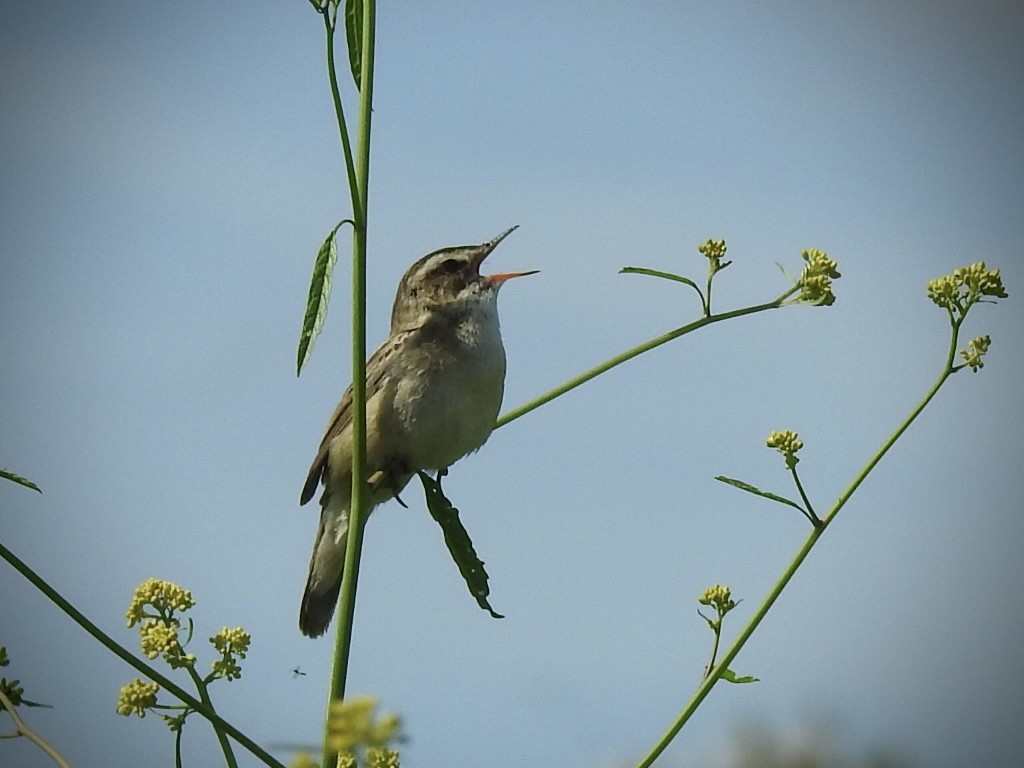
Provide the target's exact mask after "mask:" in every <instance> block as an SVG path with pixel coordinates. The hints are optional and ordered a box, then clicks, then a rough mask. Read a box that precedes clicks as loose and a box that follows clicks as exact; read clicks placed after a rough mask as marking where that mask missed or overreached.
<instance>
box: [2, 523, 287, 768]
mask: <svg viewBox="0 0 1024 768" xmlns="http://www.w3.org/2000/svg"><path fill="white" fill-rule="evenodd" d="M0 558H3V559H4V560H6V561H7V562H8V563H10V565H11V567H13V568H14V570H16V571H17V572H18V573H20V574H21V575H22V576H24V577H25V578H26V579H28V581H29V583H31V584H32V586H34V587H35V588H36V589H38V590H39V591H40V592H42V593H43V594H44V595H46V597H48V598H49V599H50V600H51V601H52V602H53V603H54V604H56V606H57V607H58V608H60V609H61V610H62V611H64V613H66V614H67V615H68V616H70V617H71V619H72V620H73V621H74V622H75V623H76V624H78V626H80V627H81V628H82V629H84V630H85V631H86V632H88V633H89V634H90V635H92V636H93V638H95V639H96V641H97V642H99V643H100V645H102V646H104V647H105V648H106V649H107V650H108V651H110V652H111V653H113V654H114V655H115V656H117V657H118V658H120V659H121V660H122V661H124V662H126V663H127V664H128V665H130V666H132V667H134V668H135V669H136V670H137V671H138V672H140V673H141V674H142V675H145V676H146V677H147V678H149V679H150V680H152V681H153V682H154V683H157V684H158V685H159V686H160V687H161V688H163V689H164V690H165V691H167V692H168V693H169V694H171V695H172V696H174V697H175V698H176V699H178V700H180V701H181V702H183V703H184V704H186V705H187V706H189V707H191V708H192V709H194V710H195V711H196V712H198V713H199V714H200V715H202V716H203V717H205V718H206V719H207V720H209V721H210V722H211V723H213V724H214V725H215V726H217V727H218V728H220V729H222V730H223V731H224V732H225V733H226V734H228V735H229V736H230V737H231V738H232V739H234V740H235V741H236V742H238V743H239V744H241V745H242V746H243V747H245V749H247V750H248V751H249V752H250V753H252V754H253V755H255V756H256V757H258V758H259V759H260V760H262V761H263V762H264V763H265V764H266V765H270V766H273V767H274V768H285V766H284V764H283V763H280V762H278V761H277V760H275V759H274V757H273V756H272V755H271V754H270V753H269V752H267V751H266V750H265V749H263V748H262V747H260V745H259V744H257V743H256V742H254V741H253V740H252V739H250V738H249V737H248V736H246V735H245V734H244V733H242V731H240V730H238V728H236V727H235V726H233V725H232V724H231V723H229V722H228V721H227V720H225V719H224V718H223V717H221V716H220V715H218V714H217V713H216V712H214V711H213V710H212V709H211V708H210V707H208V706H206V705H205V704H204V703H203V702H201V701H199V700H198V699H196V698H195V697H194V696H192V695H191V694H189V693H188V691H186V690H185V689H184V688H182V687H181V686H179V685H176V684H175V683H174V681H173V680H171V679H170V678H168V677H166V676H165V675H163V674H161V673H160V672H158V671H157V670H156V669H154V668H153V667H151V666H149V665H148V664H146V663H145V662H144V661H142V660H140V659H138V658H136V657H135V656H133V655H132V654H131V652H129V651H128V650H127V649H125V648H123V647H122V646H121V645H119V644H118V643H117V642H116V641H115V640H114V639H113V638H112V637H110V635H108V634H106V633H105V632H104V631H103V630H101V629H100V628H99V627H97V626H96V625H95V624H93V623H92V622H91V621H90V620H89V619H88V618H87V617H86V616H85V614H83V613H82V612H81V611H79V610H78V609H77V608H75V606H73V605H72V604H71V603H70V602H68V601H67V600H66V599H65V598H64V597H63V596H62V595H61V594H60V593H59V592H57V590H55V589H54V588H53V587H51V586H50V585H49V584H47V583H46V581H44V580H43V578H42V577H41V576H39V574H37V573H36V572H35V571H33V570H32V569H31V568H29V567H28V565H27V564H26V563H25V562H23V561H22V560H21V558H19V557H18V556H17V555H15V554H14V553H13V552H11V551H10V550H9V549H7V547H5V546H4V545H3V544H2V543H0Z"/></svg>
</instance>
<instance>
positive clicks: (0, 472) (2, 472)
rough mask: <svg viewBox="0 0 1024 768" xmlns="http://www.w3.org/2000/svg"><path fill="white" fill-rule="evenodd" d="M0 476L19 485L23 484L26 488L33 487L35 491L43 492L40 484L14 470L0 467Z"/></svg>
mask: <svg viewBox="0 0 1024 768" xmlns="http://www.w3.org/2000/svg"><path fill="white" fill-rule="evenodd" d="M0 477H2V478H4V479H5V480H10V481H11V482H13V483H17V484H18V485H23V486H25V487H26V488H31V489H32V490H33V491H38V492H39V493H42V492H43V491H42V489H41V488H40V487H39V486H38V485H36V484H35V483H33V482H32V481H31V480H29V479H28V478H26V477H22V476H21V475H16V474H14V473H13V472H10V471H8V470H6V469H0Z"/></svg>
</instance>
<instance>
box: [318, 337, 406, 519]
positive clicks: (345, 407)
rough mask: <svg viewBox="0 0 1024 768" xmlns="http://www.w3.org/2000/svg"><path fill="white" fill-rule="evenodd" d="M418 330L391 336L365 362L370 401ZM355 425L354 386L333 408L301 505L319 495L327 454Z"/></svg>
mask: <svg viewBox="0 0 1024 768" xmlns="http://www.w3.org/2000/svg"><path fill="white" fill-rule="evenodd" d="M414 330H415V329H410V330H406V331H400V332H398V333H397V334H392V335H391V337H390V338H389V339H388V340H387V341H385V342H384V343H383V344H381V345H380V346H379V347H377V349H376V351H375V352H374V353H373V354H372V355H370V359H369V360H367V361H366V395H367V399H369V397H370V395H371V394H372V393H374V392H376V391H378V390H380V389H381V388H382V387H383V386H384V382H385V380H386V379H387V378H388V377H389V376H391V374H392V368H393V366H392V364H391V359H392V358H393V356H394V354H395V353H396V352H397V351H398V350H399V349H400V348H401V346H402V342H403V341H404V340H405V338H406V337H407V336H408V335H410V334H411V333H413V331H414ZM351 423H352V387H351V386H349V388H348V389H346V390H345V394H344V395H342V396H341V400H340V401H339V402H338V405H337V407H336V408H335V409H334V413H333V414H331V420H330V421H329V422H328V423H327V430H326V431H325V432H324V439H323V440H321V441H320V450H318V451H317V453H316V458H315V459H313V463H312V465H311V466H310V468H309V474H307V475H306V483H305V485H303V486H302V495H301V496H300V497H299V504H305V503H306V502H308V501H309V500H310V499H312V498H313V494H315V493H316V489H317V486H319V485H320V482H321V481H322V480H323V477H324V475H325V474H326V472H327V455H328V453H329V452H330V448H331V443H332V442H333V441H334V439H335V438H336V437H337V436H338V435H340V434H341V433H342V432H344V431H345V430H346V429H347V428H348V427H349V425H350V424H351Z"/></svg>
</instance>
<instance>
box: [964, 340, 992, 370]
mask: <svg viewBox="0 0 1024 768" xmlns="http://www.w3.org/2000/svg"><path fill="white" fill-rule="evenodd" d="M991 345H992V338H991V337H989V336H978V337H977V338H976V339H971V340H970V342H969V343H968V348H967V349H962V350H960V356H961V357H962V358H963V359H964V365H969V366H970V367H971V370H972V371H974V372H975V373H977V372H978V369H979V368H984V367H985V362H984V361H983V360H982V359H981V358H982V356H983V355H984V354H985V353H986V352H988V348H989V347H990V346H991Z"/></svg>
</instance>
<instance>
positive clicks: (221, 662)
mask: <svg viewBox="0 0 1024 768" xmlns="http://www.w3.org/2000/svg"><path fill="white" fill-rule="evenodd" d="M210 642H211V643H213V647H214V648H216V649H217V650H218V651H219V652H220V654H221V657H220V658H219V659H216V660H214V662H213V673H214V675H216V676H217V677H223V678H224V679H225V680H237V679H238V678H240V677H241V676H242V668H241V666H240V665H239V664H238V659H244V658H245V654H246V652H248V650H249V644H250V643H251V642H252V635H250V634H249V633H248V632H246V631H245V630H244V629H242V628H241V627H235V628H234V629H230V628H228V627H224V628H223V629H222V630H221V631H220V632H218V633H217V634H215V635H214V636H213V637H211V638H210Z"/></svg>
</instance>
